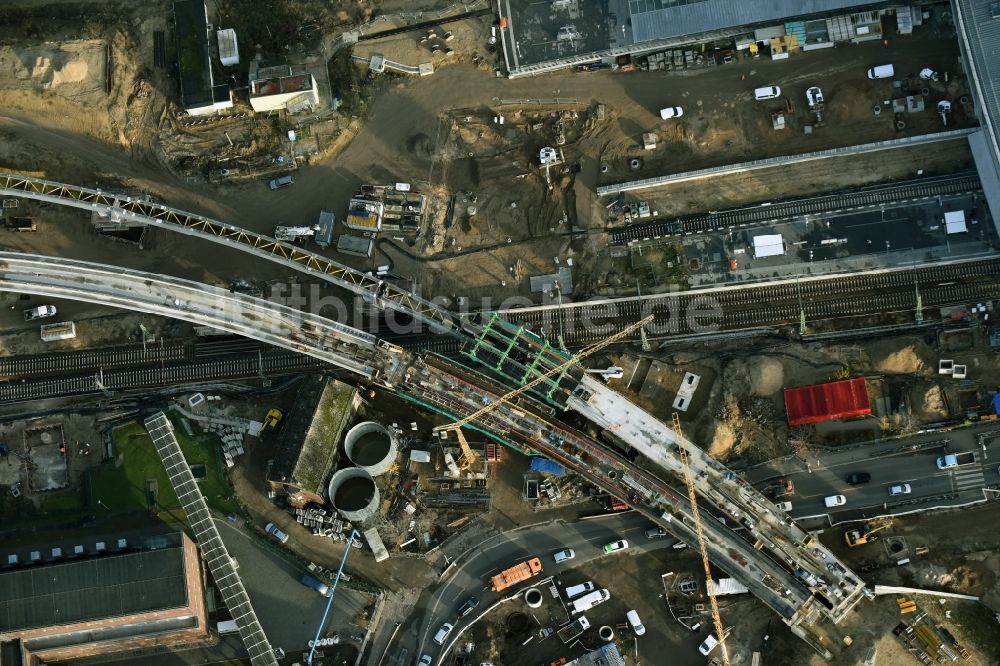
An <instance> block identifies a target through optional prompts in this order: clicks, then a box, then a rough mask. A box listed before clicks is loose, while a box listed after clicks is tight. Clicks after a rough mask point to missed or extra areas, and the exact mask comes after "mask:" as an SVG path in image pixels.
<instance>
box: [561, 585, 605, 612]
mask: <svg viewBox="0 0 1000 666" xmlns="http://www.w3.org/2000/svg"><path fill="white" fill-rule="evenodd" d="M610 598H611V593H610V592H608V591H607V590H594V591H593V592H590V593H588V594H585V595H583V596H582V597H580V598H579V599H576V600H574V601H573V602H572V603H571V604H570V612H571V613H574V614H575V613H585V612H587V611H589V610H590V609H591V608H593V607H594V606H596V605H598V604H602V603H604V602H605V601H607V600H608V599H610Z"/></svg>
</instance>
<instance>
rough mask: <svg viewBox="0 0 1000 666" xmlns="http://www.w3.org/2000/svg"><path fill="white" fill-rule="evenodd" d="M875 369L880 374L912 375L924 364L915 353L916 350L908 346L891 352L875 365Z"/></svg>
mask: <svg viewBox="0 0 1000 666" xmlns="http://www.w3.org/2000/svg"><path fill="white" fill-rule="evenodd" d="M875 367H876V368H878V369H879V370H881V371H882V372H892V373H900V374H914V373H917V372H920V370H922V369H923V367H924V362H923V360H922V359H921V358H920V355H919V354H918V353H917V350H916V348H915V347H914V346H913V345H910V346H908V347H904V348H902V349H900V350H898V351H894V352H892V353H891V354H889V355H888V356H886V357H885V358H884V359H882V360H881V361H880V362H878V363H876V364H875Z"/></svg>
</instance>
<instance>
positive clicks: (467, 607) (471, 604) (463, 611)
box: [458, 597, 479, 617]
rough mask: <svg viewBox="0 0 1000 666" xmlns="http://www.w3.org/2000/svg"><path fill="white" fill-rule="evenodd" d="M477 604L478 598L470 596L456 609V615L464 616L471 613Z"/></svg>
mask: <svg viewBox="0 0 1000 666" xmlns="http://www.w3.org/2000/svg"><path fill="white" fill-rule="evenodd" d="M478 605H479V599H477V598H475V597H472V598H470V599H469V600H468V601H466V602H465V603H464V604H462V607H461V608H459V609H458V616H459V617H465V616H466V615H468V614H469V613H471V612H472V610H473V609H474V608H475V607H476V606H478Z"/></svg>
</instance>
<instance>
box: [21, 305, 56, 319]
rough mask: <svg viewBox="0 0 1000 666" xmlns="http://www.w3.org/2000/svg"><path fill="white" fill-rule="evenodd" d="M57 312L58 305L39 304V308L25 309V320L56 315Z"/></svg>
mask: <svg viewBox="0 0 1000 666" xmlns="http://www.w3.org/2000/svg"><path fill="white" fill-rule="evenodd" d="M55 314H56V306H54V305H39V306H38V307H37V308H28V309H27V310H25V311H24V321H32V320H33V319H44V318H45V317H54V316H55Z"/></svg>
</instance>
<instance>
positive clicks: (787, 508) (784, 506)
mask: <svg viewBox="0 0 1000 666" xmlns="http://www.w3.org/2000/svg"><path fill="white" fill-rule="evenodd" d="M774 505H775V506H776V507H778V508H779V509H781V510H782V511H784V512H785V513H788V512H789V511H791V510H792V503H791V502H775V504H774Z"/></svg>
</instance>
